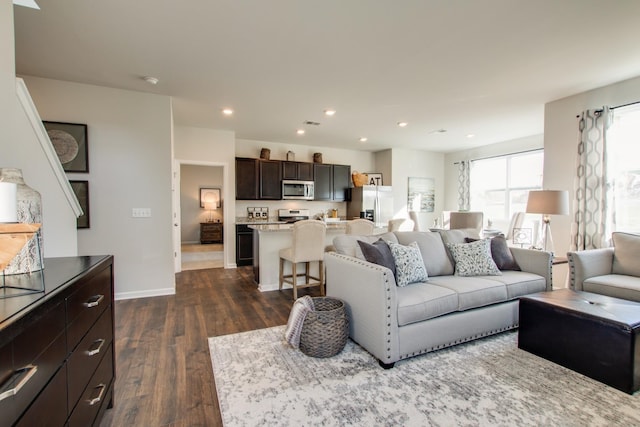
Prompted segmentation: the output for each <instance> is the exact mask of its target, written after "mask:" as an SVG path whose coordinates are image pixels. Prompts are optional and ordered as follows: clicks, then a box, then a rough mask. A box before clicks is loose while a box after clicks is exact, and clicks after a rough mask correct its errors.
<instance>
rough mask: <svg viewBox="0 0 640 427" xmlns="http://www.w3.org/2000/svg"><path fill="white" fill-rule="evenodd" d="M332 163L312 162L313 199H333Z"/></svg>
mask: <svg viewBox="0 0 640 427" xmlns="http://www.w3.org/2000/svg"><path fill="white" fill-rule="evenodd" d="M332 166H333V165H327V164H324V163H314V165H313V174H314V176H315V180H314V181H315V185H314V188H313V192H314V200H333V167H332Z"/></svg>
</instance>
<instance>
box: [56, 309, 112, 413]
mask: <svg viewBox="0 0 640 427" xmlns="http://www.w3.org/2000/svg"><path fill="white" fill-rule="evenodd" d="M111 325H112V319H111V310H105V311H104V312H103V313H102V315H101V316H100V318H99V319H98V321H97V322H96V324H95V325H94V326H93V328H91V329H90V330H89V332H87V335H85V337H84V338H83V339H82V341H80V344H78V347H76V349H75V350H74V352H73V353H72V354H71V356H69V359H68V360H67V365H68V367H69V373H70V374H71V375H70V376H69V410H71V409H72V408H73V407H74V406H75V405H76V402H77V401H78V398H79V397H80V395H81V394H82V392H83V390H84V388H85V387H86V385H87V382H88V381H89V379H90V378H91V376H92V375H93V373H94V372H95V370H96V368H97V367H98V364H100V361H101V360H102V358H103V357H108V358H111V357H112V354H111V352H110V351H109V349H112V348H113V347H112V346H111V342H112V341H113V335H112V334H113V331H112V328H111Z"/></svg>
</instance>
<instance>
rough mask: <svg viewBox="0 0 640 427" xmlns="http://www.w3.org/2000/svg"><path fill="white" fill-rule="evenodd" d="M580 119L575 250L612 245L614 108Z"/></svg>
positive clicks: (591, 113) (573, 235) (573, 231)
mask: <svg viewBox="0 0 640 427" xmlns="http://www.w3.org/2000/svg"><path fill="white" fill-rule="evenodd" d="M579 118H580V120H579V122H578V130H579V139H580V140H579V142H578V153H577V160H576V176H575V179H574V186H573V187H574V188H573V190H574V194H573V212H574V218H573V222H572V225H571V250H573V251H575V250H585V249H596V248H603V247H607V246H610V243H609V242H610V238H611V231H612V226H613V221H612V218H613V212H612V210H611V209H613V199H612V198H613V192H612V191H610V186H609V184H608V182H607V168H606V163H607V158H606V156H607V130H608V128H609V125H610V124H611V123H612V117H611V110H610V109H609V108H608V107H604V108H602V109H599V110H587V111H584V112H583V113H582V114H581V115H580V116H579Z"/></svg>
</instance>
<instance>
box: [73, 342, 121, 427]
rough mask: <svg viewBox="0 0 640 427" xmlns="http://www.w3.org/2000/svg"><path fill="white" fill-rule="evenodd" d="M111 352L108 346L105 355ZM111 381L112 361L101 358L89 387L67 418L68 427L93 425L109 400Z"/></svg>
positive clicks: (110, 347) (108, 358) (108, 357)
mask: <svg viewBox="0 0 640 427" xmlns="http://www.w3.org/2000/svg"><path fill="white" fill-rule="evenodd" d="M112 351H113V347H112V346H111V345H110V346H109V347H108V348H107V351H106V353H107V354H111V352H112ZM112 381H113V359H112V358H111V357H110V356H106V357H103V358H102V361H101V362H100V365H99V366H98V369H97V370H96V372H95V374H94V375H93V377H92V378H91V381H90V382H89V385H87V388H86V389H85V390H84V392H83V393H82V396H81V397H80V400H79V401H78V404H77V405H76V407H75V408H74V409H73V412H72V413H71V416H70V417H69V427H86V426H90V425H92V424H93V422H94V421H95V419H96V415H97V414H98V412H99V411H100V409H101V408H102V407H103V406H104V405H106V402H108V401H109V400H110V399H111V386H112Z"/></svg>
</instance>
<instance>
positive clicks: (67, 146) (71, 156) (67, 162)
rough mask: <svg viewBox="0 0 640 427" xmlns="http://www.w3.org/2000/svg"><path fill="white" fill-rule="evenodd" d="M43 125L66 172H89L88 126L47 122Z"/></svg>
mask: <svg viewBox="0 0 640 427" xmlns="http://www.w3.org/2000/svg"><path fill="white" fill-rule="evenodd" d="M42 124H43V125H44V128H45V129H46V130H47V135H49V139H50V140H51V144H53V148H54V149H55V151H56V154H57V155H58V159H60V163H62V169H64V171H65V172H83V173H86V172H89V142H88V140H87V125H83V124H79V123H62V122H45V121H43V122H42Z"/></svg>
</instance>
